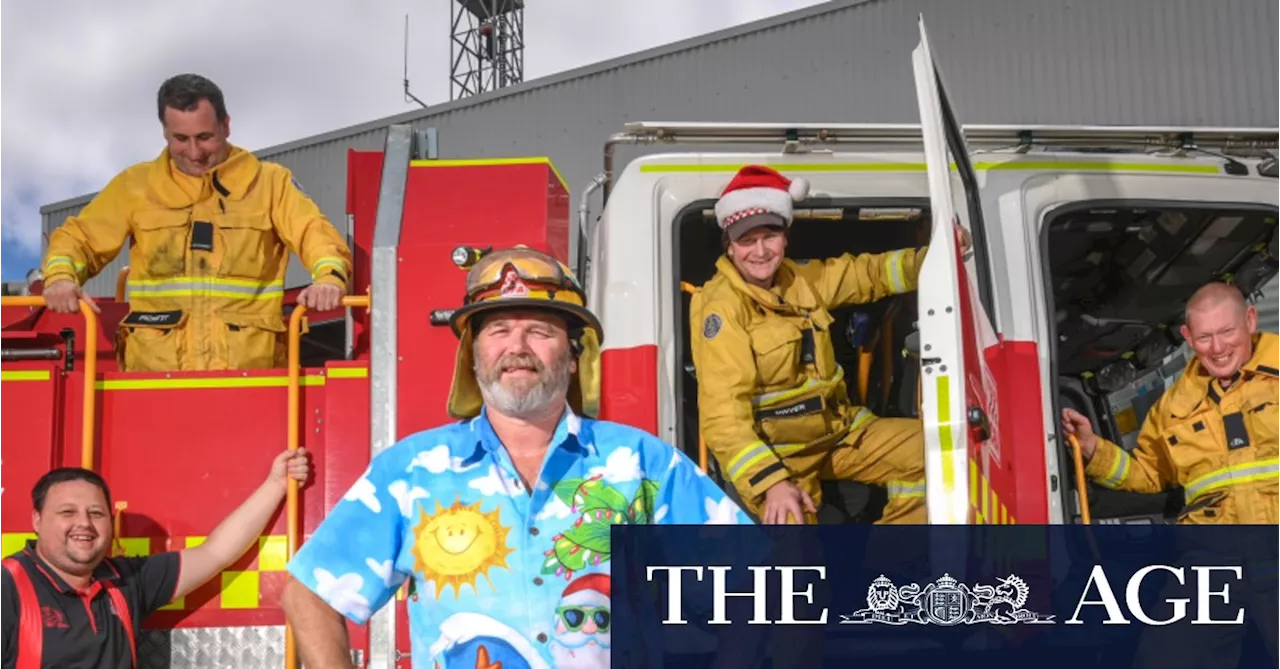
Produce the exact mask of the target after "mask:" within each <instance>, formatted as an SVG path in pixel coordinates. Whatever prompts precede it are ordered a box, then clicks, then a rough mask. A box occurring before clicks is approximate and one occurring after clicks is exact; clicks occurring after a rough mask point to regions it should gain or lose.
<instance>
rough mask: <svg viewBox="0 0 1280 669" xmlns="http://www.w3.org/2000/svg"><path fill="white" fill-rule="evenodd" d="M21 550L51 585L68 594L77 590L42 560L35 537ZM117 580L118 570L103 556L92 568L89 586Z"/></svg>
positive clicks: (118, 578)
mask: <svg viewBox="0 0 1280 669" xmlns="http://www.w3.org/2000/svg"><path fill="white" fill-rule="evenodd" d="M22 552H23V553H25V554H26V556H27V558H28V559H30V560H31V563H32V564H34V565H35V567H36V569H37V570H39V571H40V573H41V574H43V575H44V576H45V577H46V578H48V579H49V581H50V582H51V583H53V586H54V587H55V588H57V589H58V590H59V591H61V592H64V593H66V594H69V595H74V594H77V593H78V592H79V591H78V590H77V589H76V588H73V587H71V584H70V583H67V582H66V581H65V580H63V578H62V577H61V576H59V575H58V572H56V571H54V569H53V567H50V566H49V563H48V562H45V561H44V558H41V557H40V554H39V553H37V552H36V540H35V539H28V540H27V545H26V547H25V548H23V549H22ZM118 580H120V572H119V571H116V568H115V565H112V564H111V560H110V559H109V558H104V559H103V560H102V562H100V563H98V566H97V568H95V569H94V570H93V580H92V581H91V582H90V583H89V587H90V588H92V587H94V586H95V585H96V584H97V582H98V581H118Z"/></svg>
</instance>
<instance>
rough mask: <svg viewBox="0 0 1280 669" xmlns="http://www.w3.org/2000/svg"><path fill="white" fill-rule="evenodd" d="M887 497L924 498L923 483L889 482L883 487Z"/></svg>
mask: <svg viewBox="0 0 1280 669" xmlns="http://www.w3.org/2000/svg"><path fill="white" fill-rule="evenodd" d="M885 488H886V489H887V490H888V492H889V497H907V498H911V497H924V495H925V485H924V481H889V483H888V484H887V485H886V486H885Z"/></svg>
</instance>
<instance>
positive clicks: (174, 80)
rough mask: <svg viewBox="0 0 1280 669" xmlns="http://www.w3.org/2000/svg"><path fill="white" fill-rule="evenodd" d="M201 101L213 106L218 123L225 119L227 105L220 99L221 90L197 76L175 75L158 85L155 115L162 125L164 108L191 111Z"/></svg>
mask: <svg viewBox="0 0 1280 669" xmlns="http://www.w3.org/2000/svg"><path fill="white" fill-rule="evenodd" d="M201 100H208V101H209V104H211V105H213V111H214V113H215V114H217V116H218V120H219V121H225V120H226V119H227V105H226V102H225V101H223V99H222V89H221V88H218V85H217V84H215V83H213V82H212V81H209V80H208V79H206V78H204V77H202V76H200V75H198V74H179V75H175V76H172V77H169V78H168V79H166V80H165V82H164V83H163V84H160V92H159V93H157V94H156V113H157V115H159V117H160V122H161V123H164V110H165V109H166V108H170V107H172V108H173V109H177V110H179V111H191V110H193V109H195V108H196V105H198V104H200V101H201Z"/></svg>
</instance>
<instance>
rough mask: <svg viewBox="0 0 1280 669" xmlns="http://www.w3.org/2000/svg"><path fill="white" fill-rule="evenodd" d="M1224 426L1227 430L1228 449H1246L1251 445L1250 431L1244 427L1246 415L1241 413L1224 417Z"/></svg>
mask: <svg viewBox="0 0 1280 669" xmlns="http://www.w3.org/2000/svg"><path fill="white" fill-rule="evenodd" d="M1222 426H1223V427H1225V428H1226V429H1227V448H1229V449H1236V448H1244V447H1245V446H1248V445H1249V430H1248V429H1246V428H1245V426H1244V415H1243V414H1241V413H1240V412H1239V411H1237V412H1235V413H1229V414H1227V415H1225V416H1223V417H1222Z"/></svg>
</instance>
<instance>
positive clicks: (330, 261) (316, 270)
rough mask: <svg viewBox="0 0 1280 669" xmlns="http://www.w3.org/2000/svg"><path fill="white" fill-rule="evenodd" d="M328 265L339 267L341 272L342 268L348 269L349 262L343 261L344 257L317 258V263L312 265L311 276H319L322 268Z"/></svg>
mask: <svg viewBox="0 0 1280 669" xmlns="http://www.w3.org/2000/svg"><path fill="white" fill-rule="evenodd" d="M326 267H333V268H335V269H337V270H338V271H339V272H341V271H342V270H344V269H346V267H347V264H346V263H345V262H343V261H342V258H332V257H324V258H321V259H319V260H317V261H316V264H314V265H312V266H311V276H312V277H316V276H319V274H320V270H322V269H324V268H326Z"/></svg>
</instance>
